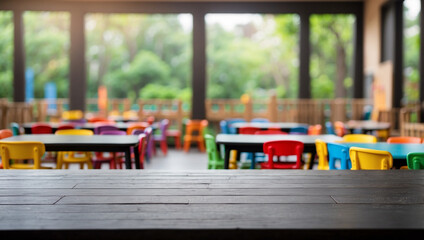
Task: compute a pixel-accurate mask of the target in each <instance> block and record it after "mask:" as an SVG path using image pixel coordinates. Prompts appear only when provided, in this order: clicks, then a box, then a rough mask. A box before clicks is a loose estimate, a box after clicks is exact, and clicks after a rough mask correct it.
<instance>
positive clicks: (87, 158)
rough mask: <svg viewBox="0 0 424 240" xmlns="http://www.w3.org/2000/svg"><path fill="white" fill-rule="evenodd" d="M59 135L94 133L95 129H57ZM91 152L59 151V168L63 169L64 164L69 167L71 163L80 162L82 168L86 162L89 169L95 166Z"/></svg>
mask: <svg viewBox="0 0 424 240" xmlns="http://www.w3.org/2000/svg"><path fill="white" fill-rule="evenodd" d="M55 134H57V135H85V136H89V135H93V131H91V130H87V129H65V130H59V131H56V133H55ZM91 158H92V155H91V152H58V156H57V165H56V168H57V169H62V167H63V164H64V165H65V168H66V169H68V168H69V164H74V163H77V164H80V168H81V169H83V168H84V164H87V167H88V169H92V168H93V164H92V162H91Z"/></svg>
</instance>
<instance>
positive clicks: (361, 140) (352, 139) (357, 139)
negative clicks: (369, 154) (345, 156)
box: [342, 134, 377, 143]
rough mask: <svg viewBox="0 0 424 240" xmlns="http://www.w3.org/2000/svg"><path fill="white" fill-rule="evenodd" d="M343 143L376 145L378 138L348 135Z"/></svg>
mask: <svg viewBox="0 0 424 240" xmlns="http://www.w3.org/2000/svg"><path fill="white" fill-rule="evenodd" d="M342 142H358V143H376V142H377V138H376V137H375V136H373V135H368V134H346V135H344V136H343V140H342Z"/></svg>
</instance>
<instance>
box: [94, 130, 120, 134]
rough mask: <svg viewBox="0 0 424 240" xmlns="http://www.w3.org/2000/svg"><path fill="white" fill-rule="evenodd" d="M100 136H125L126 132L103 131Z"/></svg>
mask: <svg viewBox="0 0 424 240" xmlns="http://www.w3.org/2000/svg"><path fill="white" fill-rule="evenodd" d="M100 135H127V132H125V131H122V130H105V131H102V132H101V133H100Z"/></svg>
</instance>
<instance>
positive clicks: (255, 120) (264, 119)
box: [250, 118, 269, 123]
mask: <svg viewBox="0 0 424 240" xmlns="http://www.w3.org/2000/svg"><path fill="white" fill-rule="evenodd" d="M250 122H258V123H269V120H268V119H267V118H253V119H252V120H250Z"/></svg>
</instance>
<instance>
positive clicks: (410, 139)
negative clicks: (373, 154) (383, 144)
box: [387, 137, 422, 143]
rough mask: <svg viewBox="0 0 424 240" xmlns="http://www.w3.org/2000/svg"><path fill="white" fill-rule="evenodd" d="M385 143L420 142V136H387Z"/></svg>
mask: <svg viewBox="0 0 424 240" xmlns="http://www.w3.org/2000/svg"><path fill="white" fill-rule="evenodd" d="M387 143H422V138H420V137H389V138H388V139H387Z"/></svg>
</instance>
